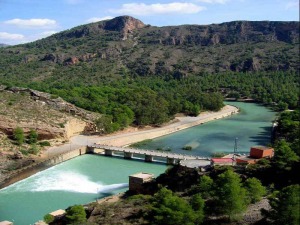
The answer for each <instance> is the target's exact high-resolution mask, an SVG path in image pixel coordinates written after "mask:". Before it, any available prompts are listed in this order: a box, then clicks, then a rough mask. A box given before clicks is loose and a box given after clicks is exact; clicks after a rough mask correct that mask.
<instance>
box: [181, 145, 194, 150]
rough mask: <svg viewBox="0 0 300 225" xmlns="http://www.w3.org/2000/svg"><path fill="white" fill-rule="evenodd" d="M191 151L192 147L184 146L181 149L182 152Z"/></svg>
mask: <svg viewBox="0 0 300 225" xmlns="http://www.w3.org/2000/svg"><path fill="white" fill-rule="evenodd" d="M192 149H193V148H192V146H189V145H186V146H184V147H182V150H188V151H190V150H192Z"/></svg>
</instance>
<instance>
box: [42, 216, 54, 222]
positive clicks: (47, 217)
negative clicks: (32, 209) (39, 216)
mask: <svg viewBox="0 0 300 225" xmlns="http://www.w3.org/2000/svg"><path fill="white" fill-rule="evenodd" d="M44 221H45V223H48V224H49V223H52V222H53V221H54V216H52V215H51V214H46V215H45V216H44Z"/></svg>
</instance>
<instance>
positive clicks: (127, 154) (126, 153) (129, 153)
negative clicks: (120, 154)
mask: <svg viewBox="0 0 300 225" xmlns="http://www.w3.org/2000/svg"><path fill="white" fill-rule="evenodd" d="M132 156H133V153H131V152H124V159H132Z"/></svg>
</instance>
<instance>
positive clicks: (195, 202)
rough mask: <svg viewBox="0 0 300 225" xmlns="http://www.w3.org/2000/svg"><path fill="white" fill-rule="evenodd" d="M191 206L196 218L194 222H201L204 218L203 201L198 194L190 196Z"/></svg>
mask: <svg viewBox="0 0 300 225" xmlns="http://www.w3.org/2000/svg"><path fill="white" fill-rule="evenodd" d="M191 206H192V208H193V210H194V211H195V212H196V215H197V218H196V220H195V222H196V224H201V223H202V221H203V219H204V206H205V202H204V200H203V198H202V197H201V195H200V194H196V195H194V196H193V197H192V199H191Z"/></svg>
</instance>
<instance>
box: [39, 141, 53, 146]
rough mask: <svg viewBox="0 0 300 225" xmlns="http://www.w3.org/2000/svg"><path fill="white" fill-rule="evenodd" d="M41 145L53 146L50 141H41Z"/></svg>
mask: <svg viewBox="0 0 300 225" xmlns="http://www.w3.org/2000/svg"><path fill="white" fill-rule="evenodd" d="M38 144H39V145H40V146H41V147H45V146H51V144H50V142H49V141H40V142H39V143H38Z"/></svg>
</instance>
